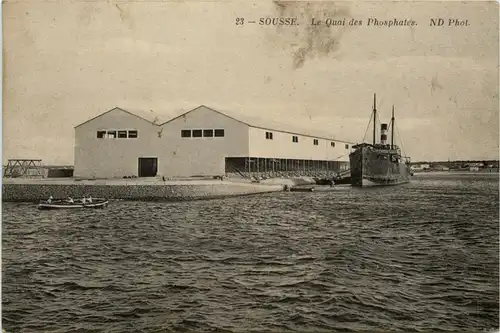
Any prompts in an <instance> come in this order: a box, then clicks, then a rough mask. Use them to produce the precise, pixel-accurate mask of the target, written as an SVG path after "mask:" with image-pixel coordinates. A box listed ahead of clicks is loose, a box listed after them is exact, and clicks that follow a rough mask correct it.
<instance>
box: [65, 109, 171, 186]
mask: <svg viewBox="0 0 500 333" xmlns="http://www.w3.org/2000/svg"><path fill="white" fill-rule="evenodd" d="M99 130H117V131H118V130H137V131H138V137H137V138H135V139H134V138H126V139H125V138H117V139H98V138H97V131H99ZM158 130H159V127H158V126H156V125H153V124H152V123H150V122H148V121H146V120H144V119H141V118H138V117H136V116H134V115H132V114H129V113H127V112H124V111H123V110H121V109H118V108H115V109H113V110H111V111H108V112H107V113H104V114H102V115H100V116H98V117H97V118H94V119H92V120H90V121H88V122H86V123H83V124H81V125H79V126H77V127H76V128H75V171H74V176H75V177H76V178H116V177H120V178H121V177H123V176H132V175H136V176H137V175H138V158H139V157H156V156H157V155H158V152H159V148H158V144H159V140H158V136H157V132H158ZM159 164H160V166H161V161H159Z"/></svg>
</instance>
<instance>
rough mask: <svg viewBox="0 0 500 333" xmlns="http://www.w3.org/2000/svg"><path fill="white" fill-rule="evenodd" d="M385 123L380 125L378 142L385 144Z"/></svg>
mask: <svg viewBox="0 0 500 333" xmlns="http://www.w3.org/2000/svg"><path fill="white" fill-rule="evenodd" d="M387 129H388V127H387V124H381V125H380V143H381V144H383V145H385V144H387Z"/></svg>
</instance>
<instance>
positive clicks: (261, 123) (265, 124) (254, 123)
mask: <svg viewBox="0 0 500 333" xmlns="http://www.w3.org/2000/svg"><path fill="white" fill-rule="evenodd" d="M202 107H204V108H206V109H208V110H211V111H213V112H216V113H219V114H221V115H223V116H225V117H228V118H231V119H233V120H235V121H238V122H240V123H243V124H245V125H247V126H250V127H254V128H260V129H266V130H270V131H276V132H284V133H289V134H296V135H301V136H308V137H313V138H318V139H325V140H331V141H339V142H345V143H352V142H349V141H345V140H340V139H337V138H335V137H334V136H333V135H331V134H329V133H326V132H324V131H318V130H316V129H304V128H296V127H294V126H291V125H285V124H283V123H279V122H276V121H272V120H269V119H262V118H259V117H254V116H248V115H245V114H242V113H235V112H234V111H226V110H224V111H218V110H215V109H213V108H210V107H208V106H205V105H200V106H198V107H196V108H194V109H192V110H189V111H187V112H183V113H181V114H180V115H178V116H176V117H173V118H171V117H168V116H166V115H164V114H159V113H157V112H154V111H153V110H149V111H144V110H139V109H128V110H125V109H122V108H119V107H115V108H113V109H111V110H109V111H106V112H104V113H102V114H100V115H98V116H96V117H94V118H92V119H89V120H87V121H85V122H83V123H81V124H80V125H77V126H76V127H79V126H81V125H83V124H85V123H88V122H90V121H92V120H94V119H97V118H99V117H101V116H103V115H105V114H106V113H108V112H111V111H114V110H120V111H123V112H126V113H128V114H131V115H133V116H136V117H138V118H140V119H143V120H145V121H147V122H150V123H152V124H154V125H157V126H162V125H163V124H166V123H169V122H171V121H173V120H175V119H177V118H180V117H183V116H184V115H186V114H188V113H191V112H193V111H196V110H197V109H199V108H202ZM167 118H169V120H166V121H165V119H167ZM76 127H75V128H76Z"/></svg>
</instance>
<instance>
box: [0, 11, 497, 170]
mask: <svg viewBox="0 0 500 333" xmlns="http://www.w3.org/2000/svg"><path fill="white" fill-rule="evenodd" d="M268 16H269V17H274V16H286V17H297V18H298V23H299V25H298V26H293V27H279V28H276V27H265V26H259V25H258V24H249V23H247V22H248V21H249V20H256V21H258V20H259V18H260V17H268ZM237 17H243V18H245V24H244V25H243V26H236V25H235V20H236V18H237ZM312 17H316V18H319V19H324V18H325V17H335V18H336V19H342V18H343V17H346V18H347V21H349V19H351V18H354V19H359V20H363V21H364V22H363V23H364V25H363V26H361V27H348V26H346V27H330V28H327V27H324V26H320V27H315V28H313V27H311V25H310V24H309V20H310V19H311V18H312ZM369 17H374V18H378V19H379V20H386V19H393V18H397V19H413V20H415V21H416V22H417V26H416V27H413V28H411V27H391V28H388V27H372V26H370V27H368V26H366V20H367V19H368V18H369ZM439 17H441V18H443V19H445V25H446V26H444V27H430V26H429V20H430V18H439ZM448 18H457V19H464V20H465V19H467V20H468V23H469V26H461V27H448V26H447V25H448ZM3 25H4V27H3V29H4V32H3V40H4V45H3V51H4V53H3V56H4V67H3V68H4V81H3V84H4V95H3V97H4V99H3V161H4V162H5V161H6V160H7V159H9V158H41V159H43V162H44V163H46V164H73V143H74V129H73V127H74V126H76V125H78V124H79V123H81V122H84V121H86V120H87V119H89V118H91V117H94V116H96V115H98V114H100V113H102V112H104V111H107V110H109V109H111V108H113V107H115V106H119V107H122V108H124V109H129V108H130V109H142V110H145V111H148V110H154V112H156V113H158V114H160V115H162V118H164V117H167V118H168V117H169V116H170V115H171V116H174V115H178V114H179V113H180V112H182V111H187V110H190V109H192V108H195V107H197V106H198V105H200V104H204V105H207V106H209V107H213V108H215V109H217V108H220V109H222V110H232V111H233V112H236V113H237V112H241V113H248V114H251V115H252V116H260V117H264V118H267V119H272V120H273V122H276V121H280V122H283V123H285V124H289V125H293V126H295V127H297V126H302V127H305V128H308V129H309V128H311V127H315V126H317V127H318V128H319V129H321V132H325V131H327V132H329V133H331V135H332V136H334V137H336V138H339V139H343V140H351V141H355V142H359V141H361V140H362V139H363V136H364V134H365V131H366V128H367V125H368V121H369V118H370V113H371V105H372V99H373V93H377V98H378V101H379V103H378V111H379V117H380V120H382V121H384V120H386V121H389V120H390V110H391V108H392V104H394V105H395V110H396V120H397V128H398V132H399V134H400V137H401V139H402V143H403V148H404V151H405V153H406V154H407V155H409V156H411V157H412V160H414V161H418V160H447V159H497V158H498V150H499V148H498V143H499V128H498V127H499V118H498V113H499V104H498V4H497V2H495V1H493V2H468V3H465V2H455V1H453V2H451V1H450V2H446V1H445V2H430V1H422V2H411V3H410V2H408V3H402V2H399V3H396V2H387V3H386V2H320V3H318V2H313V3H311V4H309V5H308V4H307V3H305V2H282V3H275V2H271V1H265V2H264V1H255V2H253V3H252V2H248V1H245V2H243V1H241V2H231V3H222V2H211V1H204V2H201V1H191V2H181V1H174V2H160V1H157V2H153V1H149V2H147V3H142V2H132V3H127V2H123V1H122V2H114V1H106V2H105V1H94V2H83V1H79V2H70V1H62V2H55V1H51V2H48V1H46V2H43V1H30V2H28V1H25V2H23V1H6V2H4V3H3ZM398 142H400V140H399V141H398Z"/></svg>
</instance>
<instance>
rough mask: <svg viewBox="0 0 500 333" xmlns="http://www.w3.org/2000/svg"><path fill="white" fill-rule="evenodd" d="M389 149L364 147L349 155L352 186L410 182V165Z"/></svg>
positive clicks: (389, 184)
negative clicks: (396, 157) (397, 157)
mask: <svg viewBox="0 0 500 333" xmlns="http://www.w3.org/2000/svg"><path fill="white" fill-rule="evenodd" d="M394 156H396V154H393V153H392V152H391V151H388V150H377V149H373V148H372V147H362V148H359V149H357V150H356V151H354V152H353V153H351V154H350V155H349V160H350V165H351V186H356V187H373V186H391V185H401V184H406V183H409V182H410V166H409V164H407V163H404V162H401V161H399V160H398V159H394Z"/></svg>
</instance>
